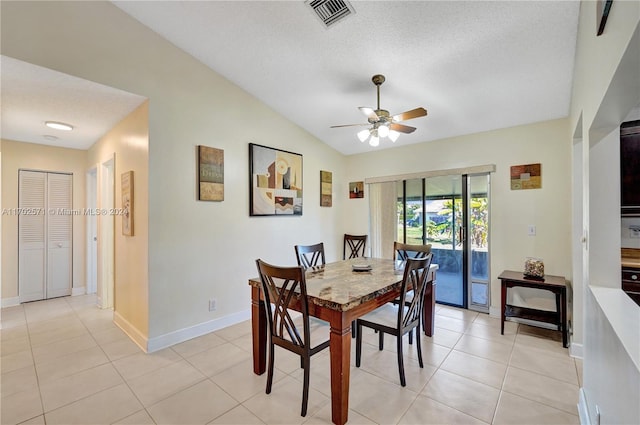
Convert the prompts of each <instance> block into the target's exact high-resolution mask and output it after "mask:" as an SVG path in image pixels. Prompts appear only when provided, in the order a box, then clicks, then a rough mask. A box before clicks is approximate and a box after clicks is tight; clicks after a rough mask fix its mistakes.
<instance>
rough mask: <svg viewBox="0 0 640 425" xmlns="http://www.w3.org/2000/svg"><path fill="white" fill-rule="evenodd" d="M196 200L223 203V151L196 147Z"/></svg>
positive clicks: (200, 146)
mask: <svg viewBox="0 0 640 425" xmlns="http://www.w3.org/2000/svg"><path fill="white" fill-rule="evenodd" d="M198 200H199V201H224V150H222V149H216V148H210V147H208V146H202V145H199V146H198Z"/></svg>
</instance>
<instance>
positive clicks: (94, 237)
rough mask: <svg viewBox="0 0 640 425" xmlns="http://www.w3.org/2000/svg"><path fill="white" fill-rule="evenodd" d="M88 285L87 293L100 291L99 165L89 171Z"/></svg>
mask: <svg viewBox="0 0 640 425" xmlns="http://www.w3.org/2000/svg"><path fill="white" fill-rule="evenodd" d="M86 186H87V211H89V214H86V215H85V217H86V218H87V233H86V234H87V242H86V245H87V285H86V293H87V294H95V293H96V292H97V291H98V218H97V215H96V214H93V212H94V211H96V209H97V207H98V166H94V167H92V168H91V169H89V170H88V171H87V184H86Z"/></svg>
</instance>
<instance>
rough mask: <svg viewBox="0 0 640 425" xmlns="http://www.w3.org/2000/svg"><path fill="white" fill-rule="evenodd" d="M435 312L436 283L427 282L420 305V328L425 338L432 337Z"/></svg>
mask: <svg viewBox="0 0 640 425" xmlns="http://www.w3.org/2000/svg"><path fill="white" fill-rule="evenodd" d="M435 311H436V282H435V281H431V282H427V288H426V289H425V291H424V301H423V303H422V327H423V328H424V334H425V335H426V336H433V328H434V322H435V320H434V314H435Z"/></svg>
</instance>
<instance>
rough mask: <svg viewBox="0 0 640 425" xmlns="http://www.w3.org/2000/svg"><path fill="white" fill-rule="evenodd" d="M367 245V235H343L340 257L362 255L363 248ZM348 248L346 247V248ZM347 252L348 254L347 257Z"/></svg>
mask: <svg viewBox="0 0 640 425" xmlns="http://www.w3.org/2000/svg"><path fill="white" fill-rule="evenodd" d="M366 246H367V235H348V234H346V233H345V235H344V244H343V247H342V259H343V260H346V259H347V258H357V257H364V250H365V248H366ZM347 248H348V249H347ZM347 254H349V256H348V257H347Z"/></svg>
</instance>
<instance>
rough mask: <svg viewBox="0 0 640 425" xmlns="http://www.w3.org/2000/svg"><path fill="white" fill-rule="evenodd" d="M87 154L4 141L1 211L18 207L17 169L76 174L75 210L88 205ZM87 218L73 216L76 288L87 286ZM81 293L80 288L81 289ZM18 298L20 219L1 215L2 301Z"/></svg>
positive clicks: (74, 284) (74, 278)
mask: <svg viewBox="0 0 640 425" xmlns="http://www.w3.org/2000/svg"><path fill="white" fill-rule="evenodd" d="M86 158H87V152H86V151H84V150H78V149H66V148H56V147H51V146H45V145H38V144H35V143H21V142H15V141H11V140H2V208H3V209H11V208H18V170H20V169H30V170H34V171H54V172H64V173H72V174H73V208H74V209H76V208H78V209H82V208H84V206H85V172H86V168H85V164H86ZM85 231H86V229H85V218H84V216H82V215H75V216H74V217H73V272H72V273H73V277H72V278H73V288H74V289H75V290H79V288H81V287H83V286H85ZM80 290H81V289H80ZM17 296H18V217H17V216H16V215H8V214H6V215H5V214H3V215H2V299H3V303H4V304H7V303H15V302H17V300H12V299H13V298H15V297H17Z"/></svg>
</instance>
